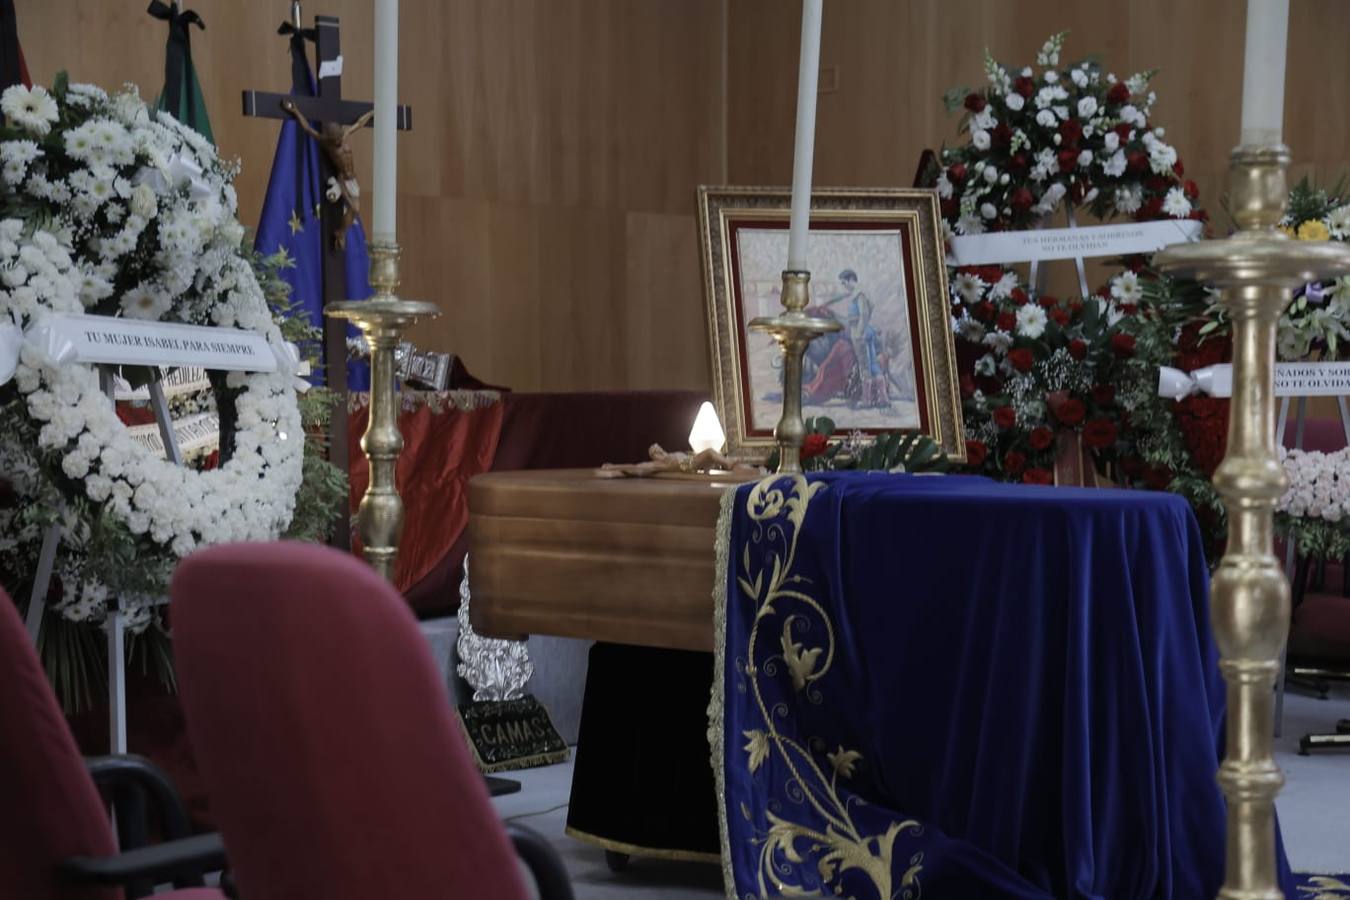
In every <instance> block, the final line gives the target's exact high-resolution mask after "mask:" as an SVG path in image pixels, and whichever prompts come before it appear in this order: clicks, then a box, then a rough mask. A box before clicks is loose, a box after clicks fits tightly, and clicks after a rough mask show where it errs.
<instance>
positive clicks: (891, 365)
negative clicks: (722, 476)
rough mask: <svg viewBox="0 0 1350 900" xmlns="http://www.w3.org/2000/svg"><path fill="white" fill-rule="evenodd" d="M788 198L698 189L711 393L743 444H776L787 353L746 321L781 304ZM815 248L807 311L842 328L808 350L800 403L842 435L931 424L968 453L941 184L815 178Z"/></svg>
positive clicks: (757, 190) (759, 447)
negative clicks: (818, 183) (839, 182)
mask: <svg viewBox="0 0 1350 900" xmlns="http://www.w3.org/2000/svg"><path fill="white" fill-rule="evenodd" d="M791 199H792V198H791V194H790V192H789V191H788V190H787V189H785V188H764V187H707V186H705V187H700V188H699V190H698V225H699V238H700V242H701V245H702V257H703V275H704V294H705V300H706V303H707V316H708V339H709V344H710V349H711V359H712V385H713V402H714V405H715V406H716V407H717V414H718V416H719V417H720V418H721V420H722V423H723V427H724V429H725V431H726V435H727V452H728V453H729V454H731V455H735V456H747V457H748V456H763V455H764V454H766V453H767V452H769V451H770V450H772V449H773V447H774V438H773V426H774V424H775V423H776V422H777V421H778V417H779V415H780V413H781V409H782V388H781V379H780V378H779V376H778V375H776V374H775V367H781V359H780V358H779V355H778V351H777V348H776V347H775V346H774V344H773V342H772V340H771V339H770V338H769V337H768V336H767V335H764V334H760V333H755V332H751V331H750V330H749V329H748V327H747V326H748V324H749V322H750V320H751V319H753V318H755V317H756V316H773V315H776V314H777V313H778V312H779V311H780V306H779V301H778V291H779V290H780V289H781V283H782V278H781V270H782V268H783V263H784V261H785V260H786V259H787V244H788V216H789V210H790V207H791ZM807 257H808V264H809V265H810V266H812V267H813V268H817V269H818V271H816V272H815V273H814V274H813V277H812V282H811V296H812V301H811V304H810V306H808V307H807V312H808V313H809V314H811V315H817V316H821V317H833V318H835V319H837V320H838V321H839V322H840V324H841V325H842V326H843V327H842V328H841V329H840V331H839V332H836V333H835V334H834V335H827V336H825V337H822V338H818V339H817V340H816V341H814V342H813V343H812V345H811V347H809V348H808V349H807V360H806V362H805V369H804V373H803V379H802V411H803V415H804V416H805V417H807V418H810V417H812V416H820V415H824V416H828V417H829V418H831V419H833V420H834V422H835V424H836V429H837V432H838V433H843V434H847V433H849V432H853V431H861V432H864V433H866V434H879V433H882V432H887V431H909V432H921V433H924V434H927V435H929V436H930V437H931V438H932V439H933V440H934V442H936V443H937V444H938V445H939V446H940V447H941V448H942V449H943V451H944V452H945V453H946V454H947V456H948V458H949V459H952V460H954V461H964V460H965V456H966V450H965V436H964V432H963V428H962V421H961V400H960V394H959V389H958V381H957V375H956V350H955V346H954V343H953V340H952V328H951V312H950V305H951V303H950V298H949V295H948V287H947V266H946V249H945V246H944V242H943V237H942V226H941V220H940V217H939V213H938V200H937V194H936V193H935V192H934V191H931V190H922V189H917V188H839V189H818V190H815V191H813V192H812V195H811V228H810V234H809V239H808V250H807ZM849 276H851V280H850V278H849ZM775 361H777V362H775ZM775 387H777V393H776V394H775V392H774V388H775Z"/></svg>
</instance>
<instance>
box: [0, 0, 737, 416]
mask: <svg viewBox="0 0 1350 900" xmlns="http://www.w3.org/2000/svg"><path fill="white" fill-rule="evenodd" d="M725 2H726V0H403V2H402V4H401V7H402V10H401V11H402V19H401V28H400V34H399V39H400V45H401V53H400V56H401V59H400V72H399V74H400V98H401V99H402V100H403V102H406V103H410V104H412V106H413V107H414V126H415V130H414V131H413V132H412V133H411V134H404V135H401V136H400V138H399V194H400V203H399V236H400V239H401V242H402V244H403V246H404V257H403V258H404V266H403V272H404V293H406V294H407V295H408V296H410V297H417V298H419V299H428V300H433V301H435V302H437V303H439V304H440V306H441V308H442V310H443V314H442V316H441V318H440V319H439V320H437V321H435V322H431V323H427V324H424V325H420V326H419V327H418V328H417V330H416V331H415V332H414V338H415V339H416V340H417V341H418V342H419V343H422V344H423V345H425V346H428V347H434V348H438V349H447V350H453V351H455V352H457V353H460V354H461V355H462V356H463V357H464V359H465V361H466V363H467V364H468V366H469V367H470V370H471V371H473V372H474V373H475V374H477V375H479V376H480V377H482V378H484V379H486V380H489V381H493V382H496V383H499V384H507V385H510V386H512V387H514V388H517V389H526V390H530V389H534V390H539V389H548V390H580V389H622V388H628V387H660V388H672V387H689V388H706V387H707V385H708V366H707V350H706V338H705V336H704V326H703V302H702V297H701V293H700V290H699V287H698V285H699V283H700V281H699V276H698V255H697V252H696V245H697V240H696V226H695V221H694V214H693V213H694V192H695V188H696V186H697V185H698V184H700V183H710V182H714V183H715V182H720V181H723V180H725V173H724V170H723V166H724V162H723V160H724V155H725V154H724V151H725V146H726V142H725V136H724V133H723V118H724V117H723V100H722V98H723V86H724V73H723V68H722V60H723V34H724V14H725V8H724V7H725ZM188 6H189V7H190V8H194V9H197V10H198V12H200V14H201V15H202V17H203V18H204V19H205V20H206V25H207V28H206V30H205V31H197V30H195V29H194V31H193V35H192V40H193V54H194V57H195V59H196V62H197V67H198V72H199V75H200V77H201V79H202V84H203V89H204V91H205V93H206V102H207V108H208V110H209V112H210V114H211V121H212V126H213V128H214V129H215V133H216V138H217V143H218V144H219V146H220V148H221V151H222V153H224V154H226V155H228V156H232V157H237V158H239V159H240V160H241V161H242V163H243V170H242V172H241V174H240V177H239V181H238V188H239V196H240V213H241V218H242V220H243V221H244V223H245V224H253V223H256V221H257V218H258V214H259V211H260V209H261V205H262V196H263V192H264V191H265V189H266V185H267V175H268V171H269V168H270V166H271V161H272V153H273V149H274V146H275V142H276V132H277V123H276V122H274V121H261V120H256V119H244V118H243V117H242V116H241V115H240V113H239V94H240V91H241V90H243V89H244V88H260V89H271V90H280V89H284V88H285V87H286V86H287V85H288V84H289V78H290V74H289V73H290V68H289V61H288V56H287V51H286V41H285V39H284V38H281V37H278V36H277V35H276V33H275V31H276V26H277V24H278V23H279V22H280V21H281V19H282V18H283V17H284V16H286V15H288V14H289V7H290V4H289V3H287V2H281V0H229V2H225V0H189V2H188ZM17 7H18V17H19V27H20V35H21V37H22V40H23V43H24V49H25V52H26V54H27V57H28V60H29V64H30V66H31V68H32V72H33V76H34V78H35V79H36V80H37V81H39V82H43V83H50V82H51V79H52V77H53V76H54V75H55V73H56V71H57V70H58V69H60V68H66V69H68V70H69V71H70V73H71V77H72V78H74V79H76V80H80V81H92V82H95V83H98V84H101V85H104V86H105V87H115V86H117V85H120V84H122V83H123V82H127V81H131V82H135V83H138V84H140V85H141V87H142V95H143V96H146V97H153V96H154V95H155V94H156V93H157V92H158V90H159V87H160V86H161V84H162V82H163V63H164V51H163V47H164V38H165V30H166V29H165V26H164V24H163V23H161V22H157V21H155V20H153V19H151V18H150V17H149V16H147V15H145V11H144V7H145V4H144V3H143V2H139V0H117V2H111V0H18V3H17ZM371 9H372V7H371V4H370V2H369V0H307V2H306V3H305V13H306V16H307V18H312V16H313V15H314V14H315V13H316V12H322V13H324V14H328V15H336V16H339V17H341V19H342V26H343V55H344V58H345V71H344V73H343V89H344V92H345V94H346V95H347V96H349V97H353V98H358V99H366V98H369V97H370V96H371V91H372V76H371V63H372V60H371V37H370V34H371V32H370V29H371ZM354 147H355V151H356V157H357V163H358V171H359V173H360V174H361V181H362V184H363V185H369V184H370V177H369V173H370V162H371V158H370V152H371V139H370V133H369V132H366V133H365V134H364V135H362V136H360V137H358V138H356V139H355V141H354ZM369 202H370V201H369V197H368V196H367V198H366V201H365V204H364V205H365V206H366V207H367V209H366V211H367V212H369ZM630 336H635V337H636V342H634V341H633V340H631V339H630Z"/></svg>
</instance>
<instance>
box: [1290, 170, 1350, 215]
mask: <svg viewBox="0 0 1350 900" xmlns="http://www.w3.org/2000/svg"><path fill="white" fill-rule="evenodd" d="M1345 191H1346V184H1345V178H1344V176H1342V177H1341V179H1340V180H1339V181H1337V182H1336V186H1335V187H1333V188H1330V189H1328V188H1319V187H1317V186H1316V185H1315V184H1313V183H1312V182H1311V181H1310V180H1309V179H1308V177H1307V176H1306V175H1305V176H1304V177H1303V178H1302V180H1300V181H1299V183H1298V184H1296V185H1294V188H1293V190H1291V191H1290V192H1289V211H1288V212H1287V213H1286V214H1285V218H1286V220H1287V221H1289V222H1290V223H1292V224H1293V225H1294V226H1298V225H1299V224H1301V223H1303V222H1307V221H1309V220H1311V219H1324V218H1326V217H1327V215H1329V214H1330V213H1331V211H1332V210H1333V209H1335V208H1336V207H1338V206H1341V205H1342V204H1344V203H1345V202H1346V199H1347V198H1346V196H1345Z"/></svg>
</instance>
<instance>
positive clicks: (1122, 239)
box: [951, 219, 1204, 266]
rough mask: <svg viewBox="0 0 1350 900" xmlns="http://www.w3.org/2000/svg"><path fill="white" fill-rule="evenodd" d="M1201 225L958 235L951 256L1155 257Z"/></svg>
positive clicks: (1191, 237) (967, 259)
mask: <svg viewBox="0 0 1350 900" xmlns="http://www.w3.org/2000/svg"><path fill="white" fill-rule="evenodd" d="M1203 228H1204V226H1203V224H1202V223H1200V222H1196V221H1194V220H1192V219H1166V220H1163V221H1157V222H1132V223H1130V224H1128V225H1086V226H1084V227H1082V228H1038V229H1034V230H1031V231H997V232H991V233H989V234H974V235H967V236H964V237H955V238H952V240H951V249H952V252H951V258H952V262H953V264H954V265H958V266H984V265H991V264H993V263H1021V262H1044V261H1045V260H1051V259H1091V258H1093V257H1101V256H1131V255H1133V254H1136V253H1156V252H1157V251H1159V250H1161V249H1163V248H1164V247H1167V246H1169V245H1171V244H1181V243H1185V242H1187V241H1195V240H1199V238H1200V234H1201V232H1202V231H1203Z"/></svg>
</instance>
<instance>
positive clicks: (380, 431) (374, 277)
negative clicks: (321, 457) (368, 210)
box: [323, 242, 440, 581]
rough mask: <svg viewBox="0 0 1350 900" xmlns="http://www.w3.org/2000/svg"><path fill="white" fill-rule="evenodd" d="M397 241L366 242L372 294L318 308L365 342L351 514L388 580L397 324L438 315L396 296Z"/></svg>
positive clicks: (393, 537) (398, 531)
mask: <svg viewBox="0 0 1350 900" xmlns="http://www.w3.org/2000/svg"><path fill="white" fill-rule="evenodd" d="M398 258H399V248H398V245H397V244H392V243H381V242H372V243H371V244H370V284H371V287H372V288H374V289H375V295H374V296H373V297H371V298H370V299H368V300H344V301H342V302H341V303H330V304H328V305H327V306H325V307H324V310H323V312H324V315H326V316H332V317H334V318H338V319H350V320H351V321H352V322H354V323H355V324H356V326H357V327H358V328H360V329H361V333H362V334H364V335H365V337H366V342H367V343H368V344H369V345H370V419H369V421H368V422H367V423H366V433H365V434H364V435H362V436H361V450H362V451H363V452H364V453H365V454H366V459H367V460H368V461H369V462H370V482H369V484H368V485H367V487H366V493H365V495H364V496H362V497H361V505H360V507H359V508H358V510H357V513H356V527H357V531H358V533H359V534H360V535H361V547H362V552H363V553H364V554H365V557H366V561H367V562H369V563H370V564H371V566H373V567H374V568H375V570H376V571H378V572H379V573H380V574H381V575H383V576H384V577H385V578H387V579H389V580H390V581H392V580H393V578H394V559H395V557H397V556H398V542H399V537H400V536H401V535H402V533H403V500H402V498H401V497H399V495H398V485H397V483H396V482H395V468H396V466H397V464H398V456H399V453H401V452H402V451H403V435H402V434H401V433H400V432H399V430H398V389H397V387H396V385H395V381H394V350H395V349H396V348H397V347H398V343H399V340H400V339H401V338H402V336H403V329H404V328H406V327H408V326H409V325H411V324H413V323H414V322H416V321H417V320H418V319H419V318H422V317H424V316H438V315H440V310H439V309H438V308H437V307H436V305H435V304H434V303H423V302H421V301H418V300H401V299H399V298H398V296H397V295H396V294H397V291H398V284H399V274H398Z"/></svg>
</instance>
